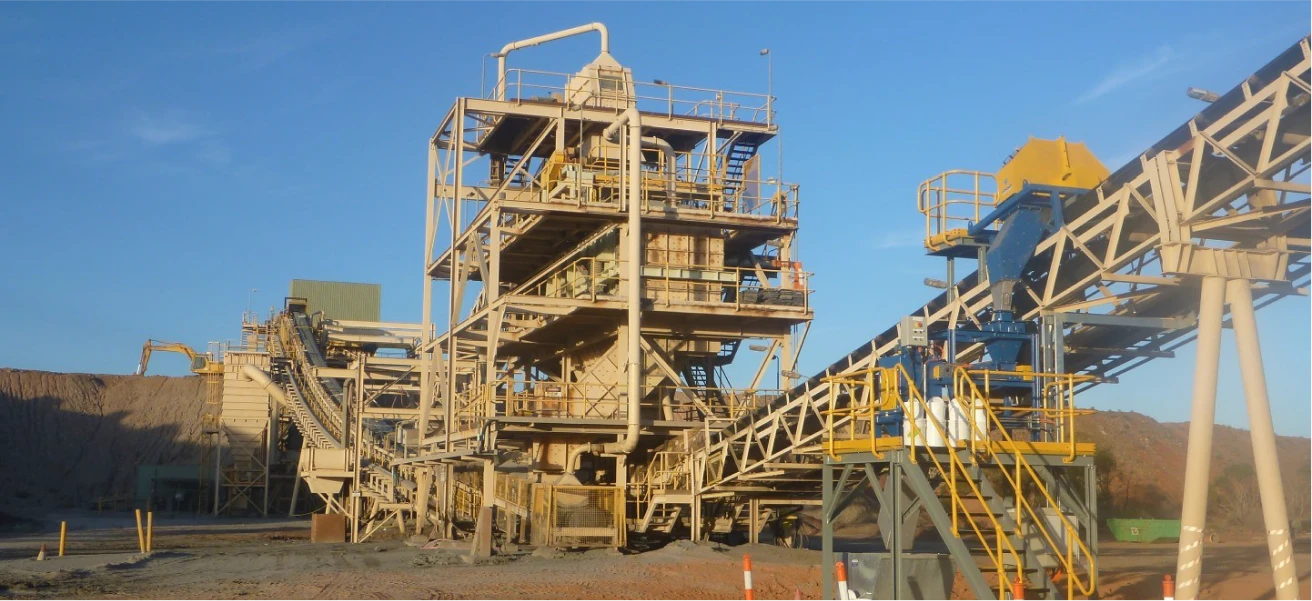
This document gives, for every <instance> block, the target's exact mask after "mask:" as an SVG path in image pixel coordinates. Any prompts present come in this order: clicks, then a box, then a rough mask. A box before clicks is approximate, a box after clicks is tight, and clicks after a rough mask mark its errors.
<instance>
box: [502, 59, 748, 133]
mask: <svg viewBox="0 0 1312 601" xmlns="http://www.w3.org/2000/svg"><path fill="white" fill-rule="evenodd" d="M618 75H619V74H618V73H616V74H602V75H593V74H589V73H555V72H551V71H538V70H533V69H508V70H507V71H506V73H505V77H504V78H502V79H501V80H500V81H499V82H497V84H498V85H493V86H492V92H490V93H489V94H487V98H489V99H493V100H496V99H497V98H496V95H497V89H498V88H501V87H502V86H504V89H505V96H504V97H503V98H501V100H506V101H513V102H553V103H562V104H564V103H568V104H571V105H574V106H580V107H588V108H598V109H605V110H614V111H616V112H619V111H623V110H624V109H626V108H628V107H629V106H630V105H633V104H635V103H636V105H637V107H638V110H640V111H643V112H645V113H651V114H658V115H665V116H666V117H670V118H673V117H700V118H707V119H715V120H717V121H743V122H748V123H757V124H764V125H770V124H771V123H773V119H774V116H773V115H772V112H773V111H772V102H771V98H770V97H769V96H768V95H766V94H753V93H748V92H731V91H726V90H713V89H708V88H695V87H689V86H675V85H670V84H665V83H646V82H632V85H633V89H632V90H631V91H630V90H629V89H628V87H627V85H626V84H628V83H629V82H626V81H623V80H620V79H619V77H618Z"/></svg>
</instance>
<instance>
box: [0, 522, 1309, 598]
mask: <svg viewBox="0 0 1312 601" xmlns="http://www.w3.org/2000/svg"><path fill="white" fill-rule="evenodd" d="M53 517H55V519H56V520H58V519H67V520H69V524H70V529H69V534H68V545H67V550H66V556H65V557H64V558H62V559H60V558H53V559H50V560H47V561H45V562H37V561H34V560H33V559H32V558H33V557H34V556H35V554H36V551H37V549H39V548H40V545H41V544H42V543H45V544H47V545H48V553H50V554H51V555H53V554H54V551H55V549H56V546H57V541H58V533H57V532H53V531H46V532H41V533H35V534H23V535H8V536H5V537H3V538H0V598H18V599H44V598H150V599H179V598H180V599H202V598H226V599H238V598H252V599H311V598H330V599H339V598H354V599H393V598H407V599H466V598H491V599H532V598H547V599H641V598H656V599H741V598H742V567H741V566H742V556H743V554H744V553H750V554H751V556H752V564H753V571H754V577H755V593H756V597H757V598H758V599H793V598H795V595H797V594H799V593H800V595H801V597H802V598H805V599H818V598H820V568H819V564H820V553H819V552H818V551H809V550H792V549H784V548H780V547H774V546H768V545H747V546H740V547H725V546H722V545H718V544H693V543H690V542H687V541H682V542H675V543H672V544H670V545H667V546H666V547H664V548H661V549H658V550H655V551H649V552H646V553H636V554H623V553H618V552H615V551H613V550H594V551H589V552H575V553H563V554H562V553H559V552H544V551H545V550H542V551H538V552H536V553H532V552H530V550H529V549H523V550H521V551H520V552H518V553H516V554H512V555H508V556H499V557H495V558H493V559H492V560H490V561H487V562H485V563H478V564H473V565H470V564H468V563H467V562H466V561H465V560H464V559H463V558H462V555H464V553H462V552H461V551H460V550H454V549H448V550H441V549H439V550H425V549H421V548H418V547H415V546H411V545H408V544H406V541H405V540H402V539H400V538H399V537H397V536H395V535H393V536H392V538H390V539H383V540H378V541H369V542H367V543H364V544H360V545H346V544H341V545H311V544H309V542H308V539H309V529H308V520H306V519H304V518H301V519H296V520H258V521H249V520H248V521H239V520H226V519H225V520H217V519H196V518H187V519H165V518H161V519H160V521H159V522H158V525H157V527H156V533H155V540H154V543H153V546H154V548H155V552H154V553H152V554H151V555H150V556H148V557H142V556H140V555H138V554H137V553H136V545H137V542H136V530H135V528H134V527H133V521H132V517H131V516H130V515H125V514H94V513H92V514H69V515H66V516H53ZM1174 553H1175V546H1174V545H1172V544H1152V545H1131V544H1116V543H1110V544H1105V545H1103V553H1102V556H1101V560H1100V561H1101V564H1102V569H1101V574H1102V586H1101V590H1102V594H1103V598H1107V599H1153V598H1161V597H1160V595H1161V578H1162V575H1163V574H1166V573H1169V572H1173V571H1174V565H1175V555H1174ZM1266 557H1267V554H1266V547H1265V544H1264V542H1262V541H1236V542H1230V543H1221V544H1217V545H1213V546H1211V547H1209V548H1208V549H1207V551H1206V556H1205V562H1206V566H1207V578H1206V581H1205V587H1204V591H1203V593H1204V595H1203V597H1204V598H1210V599H1261V598H1270V597H1271V596H1272V584H1271V577H1270V567H1269V563H1268V562H1267V559H1266ZM1295 557H1296V560H1297V563H1298V571H1299V577H1300V578H1301V579H1302V584H1301V595H1300V597H1301V598H1308V594H1309V588H1308V575H1309V555H1308V540H1307V539H1306V538H1304V539H1301V540H1300V541H1298V553H1297V554H1296V556H1295ZM958 580H960V578H958ZM958 584H959V586H957V587H956V588H957V590H958V595H956V596H958V597H964V595H961V594H960V592H961V591H964V590H965V589H964V586H960V584H961V583H960V582H959V583H958Z"/></svg>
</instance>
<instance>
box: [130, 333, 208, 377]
mask: <svg viewBox="0 0 1312 601" xmlns="http://www.w3.org/2000/svg"><path fill="white" fill-rule="evenodd" d="M155 351H164V352H169V353H180V354H183V355H186V356H187V359H188V360H189V361H191V373H194V374H197V375H223V363H221V362H219V361H215V360H214V358H213V357H211V356H210V355H209V354H207V353H205V354H202V353H197V352H196V351H195V350H194V349H192V348H191V347H190V346H187V345H185V344H182V343H181V342H164V341H162V340H153V339H152V340H147V341H146V344H144V345H142V346H141V361H139V362H138V363H137V371H136V375H138V376H142V375H145V374H146V367H147V366H149V365H150V354H151V353H153V352H155Z"/></svg>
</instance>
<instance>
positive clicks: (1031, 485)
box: [953, 367, 1098, 599]
mask: <svg viewBox="0 0 1312 601" xmlns="http://www.w3.org/2000/svg"><path fill="white" fill-rule="evenodd" d="M1002 373H1005V374H1007V375H1018V374H1023V373H1027V372H1002ZM990 374H994V375H996V374H997V372H989V373H987V374H985V375H986V376H987V375H990ZM1030 375H1033V376H1037V377H1042V376H1059V374H1030ZM1056 382H1059V383H1061V385H1062V386H1063V387H1064V389H1067V390H1071V389H1073V387H1074V385H1075V384H1076V383H1078V382H1077V381H1076V377H1075V376H1073V375H1071V376H1067V377H1065V378H1058V379H1057V380H1056ZM953 392H954V395H953V396H954V399H953V402H957V403H961V402H963V400H964V399H969V400H970V401H971V403H972V405H978V406H983V407H984V408H985V409H986V415H987V417H988V425H987V426H986V427H985V429H986V430H990V429H991V430H992V431H993V432H995V433H996V434H997V435H998V437H999V442H1003V443H1006V447H1005V448H1007V449H1011V450H1010V451H1008V452H1005V453H1003V452H999V451H998V450H997V448H996V447H998V445H994V444H987V443H986V444H978V445H976V444H974V443H973V442H972V451H978V450H980V449H982V450H983V451H984V452H985V453H986V455H987V457H988V458H989V459H990V462H991V463H994V464H996V465H1002V457H1003V455H1006V456H1008V458H1009V459H1011V460H1012V461H1013V462H1014V473H1013V470H1009V469H1007V468H1006V467H1003V469H1002V470H1001V472H1002V475H1003V477H1004V479H1005V480H1006V483H1007V488H1008V489H1010V490H1009V492H1011V493H1012V494H1013V498H1014V499H1015V503H1016V520H1015V521H1016V524H1017V528H1018V529H1019V527H1020V522H1021V518H1022V509H1023V510H1024V517H1025V519H1026V520H1027V522H1028V523H1029V524H1031V525H1032V526H1033V527H1034V529H1035V530H1037V531H1038V532H1039V534H1040V535H1042V537H1043V539H1044V541H1045V542H1047V544H1048V548H1050V549H1052V551H1053V555H1054V556H1055V557H1057V559H1058V561H1059V563H1061V564H1062V566H1061V567H1062V569H1063V570H1064V571H1065V573H1066V598H1067V599H1073V598H1075V591H1076V590H1077V589H1078V590H1079V592H1080V594H1081V595H1085V596H1088V595H1092V594H1093V592H1094V590H1095V589H1096V585H1097V582H1096V579H1097V574H1098V571H1097V569H1096V567H1095V566H1096V564H1097V558H1096V557H1095V556H1094V554H1093V552H1092V551H1090V550H1089V548H1088V547H1087V546H1085V544H1084V541H1083V539H1082V538H1081V537H1080V529H1079V527H1077V526H1076V525H1074V524H1072V523H1071V521H1070V520H1069V519H1067V518H1066V514H1065V512H1063V511H1060V509H1059V510H1058V511H1056V512H1054V513H1055V514H1056V516H1057V519H1058V521H1059V522H1060V526H1061V528H1062V530H1063V531H1064V534H1065V535H1066V536H1065V541H1066V544H1065V545H1064V546H1065V554H1064V555H1062V547H1063V545H1061V544H1058V542H1057V541H1056V540H1055V539H1054V538H1053V535H1052V533H1051V532H1049V528H1048V522H1046V521H1045V520H1044V518H1043V516H1041V515H1040V514H1039V513H1040V512H1038V511H1036V510H1035V508H1034V506H1033V505H1032V504H1031V503H1030V501H1029V499H1027V498H1026V496H1025V495H1024V494H1022V491H1025V490H1034V491H1038V493H1039V495H1040V496H1042V497H1043V500H1044V501H1046V502H1047V504H1048V506H1049V507H1055V508H1060V507H1061V504H1059V503H1058V502H1057V500H1056V499H1054V498H1053V496H1052V494H1051V493H1049V492H1048V487H1047V485H1046V484H1045V480H1044V479H1043V478H1041V477H1040V476H1039V474H1038V472H1036V471H1035V470H1034V467H1033V466H1031V465H1030V462H1029V461H1028V460H1026V459H1025V454H1024V453H1022V452H1021V450H1020V446H1018V445H1017V444H1016V441H1014V440H1012V438H1011V435H1010V434H1009V433H1008V432H1007V428H1006V427H1005V426H1004V425H1003V423H1002V421H1001V420H1000V419H999V418H998V414H997V412H995V411H994V410H993V408H992V407H991V406H989V404H988V399H989V395H988V392H986V391H981V390H980V389H979V387H978V386H977V385H976V384H975V381H974V379H973V378H972V373H971V370H969V369H967V368H965V367H958V368H957V369H956V370H955V372H954V373H953ZM1071 395H1072V396H1071V397H1070V404H1071V406H1070V407H1069V408H1065V409H1057V408H1054V409H1053V411H1057V412H1062V411H1065V412H1068V413H1069V415H1068V417H1066V418H1065V419H1066V420H1067V421H1068V422H1069V423H1070V424H1071V431H1070V434H1071V435H1070V440H1069V444H1070V449H1071V456H1072V457H1073V456H1074V448H1075V436H1074V423H1075V421H1074V419H1075V415H1074V414H1075V412H1076V410H1075V408H1074V406H1073V405H1074V396H1073V395H1074V392H1071ZM980 401H983V402H982V403H981V402H980ZM971 429H972V430H973V431H974V433H976V434H980V437H979V438H981V439H983V440H985V441H987V440H988V434H989V433H988V432H979V429H980V427H979V424H977V423H975V422H974V420H971ZM976 438H977V437H976V436H971V440H972V441H974V440H975V439H976ZM1026 478H1028V480H1029V481H1028V485H1027V482H1026ZM954 496H955V492H954ZM953 520H954V522H955V520H956V512H955V511H954V512H953ZM1077 548H1078V550H1079V556H1078V558H1077V557H1076V553H1075V551H1076V549H1077ZM1077 559H1078V560H1079V562H1080V563H1083V564H1084V565H1086V566H1088V570H1087V572H1086V578H1087V580H1085V579H1082V578H1081V577H1080V575H1079V573H1078V572H1077V571H1076V569H1075V568H1076V567H1077V562H1076V560H1077Z"/></svg>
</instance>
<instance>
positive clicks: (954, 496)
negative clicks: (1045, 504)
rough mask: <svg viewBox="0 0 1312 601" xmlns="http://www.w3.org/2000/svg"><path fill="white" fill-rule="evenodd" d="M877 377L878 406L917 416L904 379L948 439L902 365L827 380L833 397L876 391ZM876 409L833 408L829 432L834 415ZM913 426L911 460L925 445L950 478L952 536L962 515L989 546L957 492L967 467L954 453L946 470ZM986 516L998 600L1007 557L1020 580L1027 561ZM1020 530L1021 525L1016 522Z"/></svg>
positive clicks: (980, 498)
mask: <svg viewBox="0 0 1312 601" xmlns="http://www.w3.org/2000/svg"><path fill="white" fill-rule="evenodd" d="M859 375H864V376H865V379H864V380H857V379H855V378H853V377H851V376H859ZM876 376H878V379H879V388H880V397H879V399H878V400H879V401H880V403H879V405H878V406H884V404H885V403H890V402H891V403H895V404H896V405H895V406H900V407H901V409H902V411H903V414H904V415H915V412H913V411H912V409H911V406H910V405H909V404H908V402H907V401H906V400H905V399H904V398H903V397H902V394H901V390H900V389H901V386H900V379H901V378H905V381H906V383H907V390H908V392H909V396H910V397H911V401H912V402H913V403H914V402H918V403H919V404H920V406H921V407H922V408H923V409H924V414H925V415H926V416H928V417H930V418H932V419H928V420H927V421H928V422H930V423H931V424H932V425H933V427H934V429H935V431H936V432H938V434H939V435H940V436H941V437H942V439H943V440H948V436H947V433H946V432H945V431H944V429H943V425H942V424H940V423H939V420H938V418H937V417H935V416H934V415H933V413H932V412H930V411H929V405H928V403H927V402H926V401H925V397H924V395H922V394H921V393H920V390H919V389H918V388H917V387H916V386H915V383H914V380H913V379H912V378H911V376H910V374H908V373H907V371H906V368H905V367H903V366H902V365H900V364H899V365H896V366H894V367H891V368H886V367H875V368H871V369H870V370H867V371H866V372H865V373H858V374H851V375H849V376H847V377H842V376H839V377H831V378H828V379H827V381H828V382H829V383H830V386H831V387H832V388H831V389H830V394H831V395H834V394H835V393H836V392H837V391H838V390H840V389H841V387H842V385H843V384H847V385H848V386H849V387H855V386H857V385H862V384H864V385H866V386H868V389H869V390H873V388H874V386H873V380H874V379H875V377H876ZM830 404H831V405H832V404H833V401H832V400H831V401H830ZM875 408H876V405H874V404H873V403H872V404H870V405H867V406H865V407H849V408H846V409H830V410H829V411H827V412H826V413H828V414H829V420H830V423H829V426H830V432H831V433H832V432H833V428H832V420H833V415H835V414H838V413H842V412H845V411H846V412H850V413H851V414H852V415H853V417H854V419H853V421H854V422H855V417H857V416H858V415H859V414H863V413H869V414H870V415H871V416H872V417H873V415H874V411H875ZM911 424H912V425H911V432H910V436H909V438H910V440H911V444H910V445H909V446H910V456H911V461H912V462H913V463H914V462H915V461H916V446H917V444H920V445H923V446H924V447H925V450H926V451H928V452H927V453H925V455H928V456H929V458H930V461H932V462H933V463H934V467H935V468H936V469H938V471H939V473H941V474H946V475H947V476H948V477H947V482H948V490H949V491H950V493H951V495H950V497H951V500H952V529H953V534H954V535H957V536H960V523H959V520H958V518H957V516H958V515H960V516H962V517H964V518H965V520H966V524H967V525H968V526H970V529H971V530H972V531H974V533H975V536H976V537H978V538H979V540H980V541H982V542H985V543H987V542H988V540H987V537H986V536H985V535H984V531H983V530H982V529H981V525H980V524H979V523H977V521H976V519H975V517H974V516H973V515H972V514H970V513H967V512H966V511H965V510H966V507H965V502H964V500H963V499H962V498H961V497H960V495H959V494H958V492H959V491H958V489H957V474H958V473H961V474H967V473H969V472H968V470H967V469H966V466H965V464H964V463H962V461H961V458H960V457H959V456H958V455H957V453H955V452H950V453H947V456H948V465H947V467H946V468H945V467H944V465H943V462H942V461H940V460H939V458H938V456H937V455H936V454H935V453H934V450H933V448H932V447H930V446H929V441H928V439H927V438H926V437H925V435H924V432H923V431H921V430H920V429H919V428H918V427H917V426H916V425H915V421H914V420H912V421H911ZM873 432H874V427H873V424H872V427H871V450H872V451H874V450H875V449H874V435H873ZM853 434H855V428H853ZM833 453H834V447H833V437H832V436H831V437H830V454H831V455H833ZM875 456H876V457H879V456H880V455H879V454H878V453H877V452H876V454H875ZM966 483H967V484H968V485H969V487H970V492H971V493H973V494H974V500H975V501H976V502H977V503H979V504H980V505H982V506H984V507H988V500H987V499H986V497H985V496H984V493H983V491H981V490H980V488H979V486H978V485H977V484H976V483H975V481H974V479H973V478H967V479H966ZM958 509H960V510H961V511H958ZM985 515H986V516H987V517H988V520H989V522H991V524H985V526H989V525H991V526H992V528H993V532H994V538H995V541H996V545H997V548H996V549H995V548H994V547H993V546H992V545H989V544H985V546H984V551H985V553H987V554H988V556H989V559H990V560H991V561H992V562H993V565H994V566H995V568H996V570H997V574H998V597H999V598H1002V597H1003V595H1004V594H1005V593H1006V591H1007V585H1008V584H1009V582H1010V580H1009V579H1008V578H1007V569H1006V565H1005V564H1004V562H1003V560H1004V556H1005V555H1010V556H1011V558H1012V560H1013V565H1014V567H1015V570H1016V577H1017V578H1020V577H1022V574H1023V568H1024V562H1023V560H1022V557H1021V554H1020V552H1018V551H1017V550H1016V548H1015V546H1014V545H1012V543H1011V539H1010V538H1009V537H1008V536H1006V532H1005V529H1004V528H1003V527H1002V523H1001V522H999V521H998V519H997V516H995V515H993V512H992V511H988V512H986V513H985ZM1017 527H1019V522H1018V523H1017Z"/></svg>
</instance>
